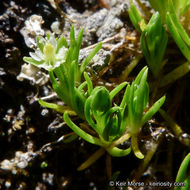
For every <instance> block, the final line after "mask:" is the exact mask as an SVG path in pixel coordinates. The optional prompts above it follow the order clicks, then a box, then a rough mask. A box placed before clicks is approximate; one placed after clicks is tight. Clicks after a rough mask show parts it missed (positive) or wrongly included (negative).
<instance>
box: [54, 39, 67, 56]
mask: <svg viewBox="0 0 190 190" xmlns="http://www.w3.org/2000/svg"><path fill="white" fill-rule="evenodd" d="M63 46H64V47H66V48H68V44H67V40H66V38H65V37H64V36H61V37H60V38H59V39H58V40H57V49H56V53H58V52H59V50H60V48H62V47H63Z"/></svg>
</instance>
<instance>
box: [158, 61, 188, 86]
mask: <svg viewBox="0 0 190 190" xmlns="http://www.w3.org/2000/svg"><path fill="white" fill-rule="evenodd" d="M189 71H190V63H189V62H186V63H184V64H182V65H180V66H178V67H177V68H176V69H174V70H173V71H171V72H169V73H168V74H166V75H165V76H164V77H163V78H162V80H161V81H160V84H159V87H164V86H167V85H168V84H171V83H173V82H175V81H176V80H178V79H179V78H181V77H183V76H184V75H186V74H187V73H188V72H189Z"/></svg>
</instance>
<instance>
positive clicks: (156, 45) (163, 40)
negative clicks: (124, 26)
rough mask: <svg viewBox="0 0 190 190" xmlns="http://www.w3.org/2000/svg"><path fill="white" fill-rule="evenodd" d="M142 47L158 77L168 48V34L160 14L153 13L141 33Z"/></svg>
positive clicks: (155, 75)
mask: <svg viewBox="0 0 190 190" xmlns="http://www.w3.org/2000/svg"><path fill="white" fill-rule="evenodd" d="M140 41H141V48H142V51H143V54H144V56H145V58H146V61H147V63H148V65H149V67H150V69H151V71H152V73H153V75H154V77H155V78H158V76H159V74H160V71H161V69H162V60H163V57H164V53H165V50H166V46H167V42H168V36H167V33H166V32H165V29H164V27H163V26H162V21H161V17H160V14H159V13H158V12H156V13H155V14H153V16H152V18H151V19H150V21H149V23H148V24H147V26H146V28H145V29H144V31H143V32H142V35H141V40H140Z"/></svg>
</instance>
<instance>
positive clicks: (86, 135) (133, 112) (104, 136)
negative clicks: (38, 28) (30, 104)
mask: <svg viewBox="0 0 190 190" xmlns="http://www.w3.org/2000/svg"><path fill="white" fill-rule="evenodd" d="M82 34H83V29H81V30H80V31H79V34H78V36H77V38H75V32H74V27H72V28H71V32H70V44H68V43H67V41H66V39H65V37H63V36H62V37H60V38H58V39H56V38H54V37H53V35H50V34H47V37H46V38H42V37H37V49H36V51H35V53H30V56H31V57H24V61H26V62H27V63H30V64H33V65H35V66H37V67H42V68H44V69H46V70H48V72H49V76H50V80H51V83H52V87H53V89H54V91H55V92H56V93H57V95H58V96H59V98H60V99H61V100H62V101H64V103H65V104H66V106H60V105H57V104H53V103H48V102H44V101H42V100H39V103H40V104H41V105H42V106H46V107H48V108H52V109H54V110H56V111H58V112H61V113H64V116H63V118H64V121H65V122H66V124H67V125H68V126H69V127H70V128H71V129H72V130H73V131H74V132H75V133H76V134H77V135H78V136H80V137H81V138H82V139H84V140H86V141H87V142H89V143H92V144H95V145H98V146H100V147H101V148H100V150H99V151H97V152H96V153H95V154H94V156H93V157H92V158H91V159H90V160H89V161H88V163H87V164H85V165H83V166H82V167H79V170H81V169H84V168H86V167H87V166H88V165H90V164H91V163H92V162H94V161H95V160H96V159H98V158H99V157H100V156H101V155H102V154H103V153H104V151H107V152H108V153H109V154H110V155H112V156H117V157H120V156H125V155H128V154H129V153H130V151H131V147H132V149H133V151H134V154H135V155H136V156H137V157H138V158H140V159H142V158H144V155H143V154H142V153H141V151H140V150H139V147H138V139H137V136H138V133H139V131H140V129H141V128H142V126H143V125H144V124H145V123H146V122H147V121H148V120H149V119H150V118H151V117H152V116H153V115H154V114H155V113H156V112H157V111H158V110H159V108H160V107H161V106H162V104H163V103H164V101H165V97H162V98H161V99H159V100H158V101H157V102H156V103H154V104H153V105H152V106H151V107H150V106H149V85H148V83H147V75H148V68H147V67H144V68H143V69H142V70H141V71H140V73H139V74H138V76H137V77H136V79H135V80H134V81H133V82H132V84H131V85H130V84H128V83H127V82H123V83H121V84H120V85H118V86H117V87H116V88H114V89H113V90H112V91H111V92H109V91H108V90H107V89H106V87H104V86H96V87H93V84H92V81H91V79H90V77H89V76H88V74H87V73H86V72H84V71H85V68H86V66H87V65H88V64H89V62H90V61H91V59H92V58H93V57H94V56H95V55H96V53H97V52H98V51H99V49H100V48H101V43H99V44H98V45H97V46H96V47H95V48H94V49H93V50H92V51H91V53H90V54H89V55H88V56H87V57H86V59H85V60H84V61H83V62H82V64H81V65H79V60H78V58H79V52H80V47H81V43H82ZM82 77H84V81H83V82H81V80H82ZM126 86H127V87H126ZM123 88H126V89H125V93H124V96H123V99H122V101H121V103H120V105H117V104H116V103H115V102H114V97H115V96H116V95H117V94H118V93H119V92H120V91H121V90H122V89H123ZM146 110H148V111H146ZM73 114H74V115H78V117H79V118H81V119H83V120H84V121H85V123H86V125H87V128H88V129H89V130H85V129H83V128H81V127H80V126H77V125H76V124H75V123H74V122H73V121H72V120H71V118H70V116H69V115H73ZM89 131H90V132H89ZM129 138H131V147H128V148H127V149H121V148H118V145H120V144H122V143H124V142H125V141H126V140H128V139H129Z"/></svg>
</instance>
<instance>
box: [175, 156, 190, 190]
mask: <svg viewBox="0 0 190 190" xmlns="http://www.w3.org/2000/svg"><path fill="white" fill-rule="evenodd" d="M189 166H190V153H189V154H188V155H187V156H186V157H185V158H184V160H183V162H182V163H181V166H180V168H179V170H178V173H177V177H176V182H179V183H182V182H184V185H185V186H183V187H175V188H174V189H175V190H181V189H182V190H188V189H190V173H189Z"/></svg>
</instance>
